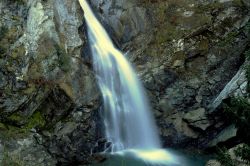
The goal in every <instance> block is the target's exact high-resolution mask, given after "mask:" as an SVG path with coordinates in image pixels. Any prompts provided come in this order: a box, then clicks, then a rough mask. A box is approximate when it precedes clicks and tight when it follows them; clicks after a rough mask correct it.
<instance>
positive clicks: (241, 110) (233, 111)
mask: <svg viewBox="0 0 250 166" xmlns="http://www.w3.org/2000/svg"><path fill="white" fill-rule="evenodd" d="M224 111H225V114H226V115H227V117H228V118H229V120H230V121H231V122H232V123H234V124H235V125H236V127H237V128H238V135H239V137H240V138H241V139H242V141H246V142H247V143H250V139H249V138H250V133H249V132H248V131H249V130H250V103H249V102H248V101H247V99H245V98H242V97H238V98H231V99H230V100H229V102H228V103H224Z"/></svg>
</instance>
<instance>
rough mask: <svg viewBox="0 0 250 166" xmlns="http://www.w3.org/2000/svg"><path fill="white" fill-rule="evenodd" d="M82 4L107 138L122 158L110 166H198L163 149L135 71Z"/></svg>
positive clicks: (112, 150)
mask: <svg viewBox="0 0 250 166" xmlns="http://www.w3.org/2000/svg"><path fill="white" fill-rule="evenodd" d="M79 2H80V5H81V7H82V9H83V10H84V17H85V20H86V23H87V28H88V40H89V44H90V48H91V52H92V56H93V67H94V70H95V73H96V77H97V80H98V84H99V87H100V90H101V92H102V97H103V101H104V124H105V130H106V137H107V139H108V140H109V141H110V142H112V149H111V152H112V154H113V155H114V156H116V155H118V156H117V158H118V159H119V157H122V159H121V161H122V163H120V164H119V163H117V162H116V160H110V162H111V163H107V165H110V164H111V165H124V164H125V165H127V164H126V163H124V161H125V160H126V161H127V163H128V165H130V166H135V165H137V166H145V165H147V166H148V165H154V166H156V165H157V166H160V165H161V166H163V165H164V166H180V165H181V166H193V165H196V166H198V165H199V164H193V163H194V162H191V163H189V161H188V160H187V159H186V158H182V157H179V154H177V153H175V152H173V151H171V150H168V151H166V150H163V149H160V148H161V145H160V140H159V137H158V134H157V132H156V130H157V129H156V125H155V123H154V120H153V118H152V115H151V114H150V110H149V106H148V101H147V99H146V97H145V95H144V92H143V88H142V86H141V84H140V82H139V80H138V79H137V77H136V74H135V72H134V71H133V68H132V67H131V65H130V64H129V62H128V61H127V60H126V58H125V57H124V55H123V54H122V53H121V52H120V51H119V50H117V49H116V48H115V47H114V45H113V43H112V41H111V40H110V38H109V36H108V34H107V32H106V31H105V30H104V28H103V27H102V25H101V24H100V23H99V22H98V20H97V19H96V17H95V15H94V14H93V12H92V10H91V8H90V7H89V5H88V3H87V1H86V0H79ZM170 151H171V153H170ZM131 156H132V158H133V159H135V160H131ZM138 159H139V161H142V163H141V162H138ZM131 161H132V163H131ZM112 162H115V164H112ZM118 162H119V161H118ZM188 163H189V164H188ZM104 165H105V164H104ZM202 165H204V164H202Z"/></svg>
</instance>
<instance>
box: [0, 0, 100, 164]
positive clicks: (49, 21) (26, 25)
mask: <svg viewBox="0 0 250 166" xmlns="http://www.w3.org/2000/svg"><path fill="white" fill-rule="evenodd" d="M0 10H1V14H0V15H1V17H0V28H1V32H0V34H1V38H0V45H1V46H0V47H1V48H0V50H1V54H0V77H1V78H0V147H1V148H0V149H1V152H0V154H1V155H0V156H3V157H2V158H1V160H0V163H1V162H2V163H3V164H5V165H11V162H12V163H17V164H20V165H27V166H29V165H44V166H45V165H56V164H60V165H64V164H66V165H74V164H79V163H83V164H84V163H88V162H90V160H88V156H89V155H90V153H91V148H93V147H94V145H95V142H96V141H97V140H98V138H99V137H101V136H102V134H101V131H102V130H101V127H100V124H99V123H100V120H99V115H98V108H99V106H100V100H99V99H100V94H99V90H98V88H97V85H96V83H95V78H94V75H93V72H92V70H91V69H90V68H89V67H88V66H87V65H86V64H85V63H84V61H83V59H82V48H83V47H84V45H85V37H84V36H85V35H84V29H83V26H82V25H83V12H82V11H81V9H80V6H79V4H78V2H77V1H70V0H63V1H62V0H55V1H41V0H28V1H26V0H19V1H14V0H13V1H8V0H2V1H1V2H0ZM98 129H100V130H98ZM99 131H100V132H99ZM9 156H11V158H9ZM8 160H9V161H8ZM0 165H2V164H0Z"/></svg>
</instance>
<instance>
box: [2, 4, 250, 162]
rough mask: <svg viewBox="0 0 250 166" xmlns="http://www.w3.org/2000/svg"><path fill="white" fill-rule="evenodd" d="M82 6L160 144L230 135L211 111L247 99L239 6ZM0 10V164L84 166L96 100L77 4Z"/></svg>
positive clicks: (247, 17)
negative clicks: (145, 99) (124, 60)
mask: <svg viewBox="0 0 250 166" xmlns="http://www.w3.org/2000/svg"><path fill="white" fill-rule="evenodd" d="M90 3H91V5H92V7H93V8H94V10H95V12H96V14H97V16H98V17H99V19H100V20H101V21H102V23H103V25H104V26H105V27H106V29H107V30H108V32H109V33H110V35H111V36H112V39H113V41H114V42H115V44H116V46H117V47H118V48H120V49H121V50H123V52H125V53H126V55H127V56H128V59H129V60H130V61H131V62H132V63H133V64H134V66H135V68H136V69H137V71H138V76H139V77H140V78H141V80H142V82H143V84H144V86H145V88H146V90H147V93H148V96H149V99H150V101H151V104H152V108H153V109H152V111H153V112H154V115H155V118H156V119H157V124H158V127H159V133H160V135H161V138H162V140H163V144H164V146H166V147H169V146H171V147H185V148H186V147H189V148H193V149H204V148H207V147H212V146H215V145H217V144H218V143H221V142H225V141H227V140H229V139H231V138H233V137H235V136H236V132H237V131H236V130H237V129H235V127H234V126H231V125H229V124H228V123H226V122H224V120H223V118H221V112H220V105H221V102H222V100H223V99H226V98H228V97H229V96H234V95H236V96H239V95H240V96H244V95H246V94H247V91H246V87H247V78H246V77H245V68H244V65H246V64H247V62H245V59H244V56H243V54H244V52H245V51H246V50H248V49H249V40H250V11H249V8H250V3H249V1H248V0H209V1H205V0H127V1H122V0H102V1H98V0H91V1H90ZM0 11H1V12H0V15H1V17H0V28H1V29H0V66H1V67H0V163H2V165H6V166H7V165H11V164H13V163H14V164H15V163H16V164H19V165H27V166H29V165H41V166H43V165H44V166H45V165H56V164H57V165H80V164H88V162H89V161H91V159H90V158H89V156H90V154H91V151H92V150H93V148H94V147H96V146H97V144H96V143H97V142H98V140H102V138H103V126H102V122H101V118H100V115H99V112H98V111H99V107H100V106H101V103H102V102H101V99H100V94H99V93H100V92H99V90H98V87H97V85H96V82H95V78H94V74H93V71H92V66H91V63H92V62H91V56H90V54H89V52H88V47H87V41H86V35H85V32H86V29H85V23H84V20H83V14H84V13H83V12H82V11H81V9H80V6H79V4H78V2H77V1H76V0H74V1H71V0H1V1H0Z"/></svg>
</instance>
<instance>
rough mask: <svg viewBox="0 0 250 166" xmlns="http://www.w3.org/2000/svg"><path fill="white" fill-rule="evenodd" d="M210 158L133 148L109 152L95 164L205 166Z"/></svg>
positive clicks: (98, 165) (118, 165)
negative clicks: (100, 161)
mask: <svg viewBox="0 0 250 166" xmlns="http://www.w3.org/2000/svg"><path fill="white" fill-rule="evenodd" d="M209 158H210V157H209V156H204V155H200V154H190V153H189V154H186V153H184V152H181V151H176V150H172V149H167V150H166V149H165V150H162V149H158V150H133V149H131V150H126V151H121V152H117V153H113V154H109V155H108V157H107V160H106V161H104V162H102V163H98V164H93V166H205V165H206V161H207V160H208V159H209Z"/></svg>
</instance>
